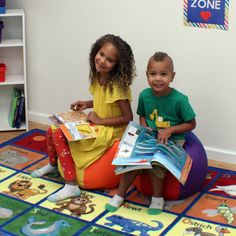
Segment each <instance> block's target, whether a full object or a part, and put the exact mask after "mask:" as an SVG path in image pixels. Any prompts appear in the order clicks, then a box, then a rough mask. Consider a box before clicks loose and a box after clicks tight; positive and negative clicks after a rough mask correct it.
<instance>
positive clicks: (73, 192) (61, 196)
mask: <svg viewBox="0 0 236 236" xmlns="http://www.w3.org/2000/svg"><path fill="white" fill-rule="evenodd" d="M80 194H81V191H80V188H79V187H78V186H77V185H71V184H65V186H64V187H63V188H62V189H61V190H59V191H58V192H56V193H54V194H52V195H51V196H49V197H48V198H47V199H48V201H50V202H59V201H62V200H65V199H67V198H71V197H78V196H80Z"/></svg>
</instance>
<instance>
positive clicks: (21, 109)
mask: <svg viewBox="0 0 236 236" xmlns="http://www.w3.org/2000/svg"><path fill="white" fill-rule="evenodd" d="M24 114H25V93H24V90H23V89H21V90H20V98H19V102H18V106H17V109H16V112H15V117H14V123H13V127H15V128H17V129H18V128H20V125H21V123H22V121H23V120H24V119H25V118H24Z"/></svg>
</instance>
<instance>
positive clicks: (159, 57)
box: [148, 52, 174, 71]
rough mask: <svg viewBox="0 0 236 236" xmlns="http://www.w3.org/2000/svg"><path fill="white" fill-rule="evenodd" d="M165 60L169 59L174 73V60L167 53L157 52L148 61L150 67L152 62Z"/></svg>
mask: <svg viewBox="0 0 236 236" xmlns="http://www.w3.org/2000/svg"><path fill="white" fill-rule="evenodd" d="M165 59H168V60H169V61H170V64H171V69H172V71H174V63H173V60H172V58H171V57H170V56H169V55H168V54H167V53H166V52H155V53H154V54H153V55H152V56H151V57H150V59H149V61H148V65H149V63H150V61H151V60H154V61H164V60H165Z"/></svg>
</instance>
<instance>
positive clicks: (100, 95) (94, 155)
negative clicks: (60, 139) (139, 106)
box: [69, 80, 132, 178]
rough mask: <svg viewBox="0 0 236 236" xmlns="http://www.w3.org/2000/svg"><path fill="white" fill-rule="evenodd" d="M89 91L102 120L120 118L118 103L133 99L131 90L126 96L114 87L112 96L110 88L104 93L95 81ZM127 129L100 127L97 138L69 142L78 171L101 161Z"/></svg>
mask: <svg viewBox="0 0 236 236" xmlns="http://www.w3.org/2000/svg"><path fill="white" fill-rule="evenodd" d="M89 91H90V93H91V94H92V95H93V111H94V112H96V113H97V115H98V116H99V117H101V118H112V117H117V116H120V115H121V111H120V108H119V105H118V103H117V102H116V101H117V100H125V99H127V100H128V101H129V102H130V101H131V99H132V98H131V92H130V89H129V90H128V92H127V94H124V93H123V91H122V90H121V89H120V88H118V87H117V86H114V88H113V92H112V94H111V93H110V92H109V89H108V88H107V89H106V90H105V91H104V87H103V86H101V85H100V84H99V82H98V80H95V81H94V83H93V84H92V85H91V86H90V88H89ZM125 128H126V125H122V126H102V125H98V133H97V137H96V138H94V139H85V140H79V141H76V142H69V147H70V150H71V154H72V157H73V160H74V162H75V165H76V167H77V169H82V170H84V169H85V168H86V167H88V166H89V165H91V164H92V163H93V162H95V161H96V160H97V159H99V158H100V157H101V156H102V155H103V154H104V153H105V152H106V150H107V149H108V148H110V147H111V146H112V145H113V143H114V142H115V141H116V140H120V139H121V137H122V135H123V133H124V130H125ZM78 177H79V176H78ZM79 178H80V177H79Z"/></svg>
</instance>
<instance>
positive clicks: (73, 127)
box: [49, 111, 97, 141]
mask: <svg viewBox="0 0 236 236" xmlns="http://www.w3.org/2000/svg"><path fill="white" fill-rule="evenodd" d="M86 117H87V115H86V114H85V113H84V112H80V111H68V112H63V113H56V114H54V115H52V116H50V117H49V119H50V120H51V121H52V122H53V123H54V124H55V125H57V126H59V127H60V129H61V130H62V132H63V133H64V135H65V136H66V138H67V140H68V141H78V140H81V139H90V138H95V137H96V136H97V126H96V125H94V124H92V123H90V122H88V121H87V119H86Z"/></svg>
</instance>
